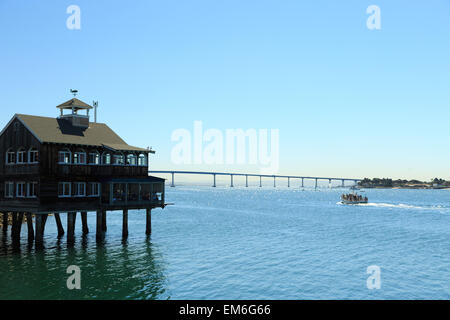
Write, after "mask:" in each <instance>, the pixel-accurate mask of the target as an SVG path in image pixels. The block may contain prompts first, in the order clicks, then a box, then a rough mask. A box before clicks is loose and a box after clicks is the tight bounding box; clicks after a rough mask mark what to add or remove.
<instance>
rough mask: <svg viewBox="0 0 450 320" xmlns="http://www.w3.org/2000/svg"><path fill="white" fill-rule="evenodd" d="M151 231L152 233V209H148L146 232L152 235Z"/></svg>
mask: <svg viewBox="0 0 450 320" xmlns="http://www.w3.org/2000/svg"><path fill="white" fill-rule="evenodd" d="M151 233H152V209H147V210H146V226H145V234H146V235H150V234H151Z"/></svg>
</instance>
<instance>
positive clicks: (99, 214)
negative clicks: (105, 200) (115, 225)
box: [96, 210, 103, 240]
mask: <svg viewBox="0 0 450 320" xmlns="http://www.w3.org/2000/svg"><path fill="white" fill-rule="evenodd" d="M102 215H103V210H97V230H96V233H97V235H96V236H97V240H100V239H102V238H103V227H102V222H103V217H102Z"/></svg>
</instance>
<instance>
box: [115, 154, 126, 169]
mask: <svg viewBox="0 0 450 320" xmlns="http://www.w3.org/2000/svg"><path fill="white" fill-rule="evenodd" d="M112 158H113V166H124V165H125V156H124V155H123V154H122V153H117V154H114V155H113V157H112ZM120 158H122V163H117V159H120Z"/></svg>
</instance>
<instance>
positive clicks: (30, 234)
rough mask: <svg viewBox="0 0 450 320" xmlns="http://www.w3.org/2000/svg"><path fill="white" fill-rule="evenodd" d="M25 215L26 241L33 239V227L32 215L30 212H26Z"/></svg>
mask: <svg viewBox="0 0 450 320" xmlns="http://www.w3.org/2000/svg"><path fill="white" fill-rule="evenodd" d="M26 217H27V229H28V242H33V241H34V228H33V217H32V215H31V213H29V212H27V213H26Z"/></svg>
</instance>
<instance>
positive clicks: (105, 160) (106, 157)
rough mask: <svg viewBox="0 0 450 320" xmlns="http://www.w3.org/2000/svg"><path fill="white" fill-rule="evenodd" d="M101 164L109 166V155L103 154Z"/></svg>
mask: <svg viewBox="0 0 450 320" xmlns="http://www.w3.org/2000/svg"><path fill="white" fill-rule="evenodd" d="M102 164H104V165H110V164H111V155H110V154H109V153H104V154H103V156H102Z"/></svg>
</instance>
